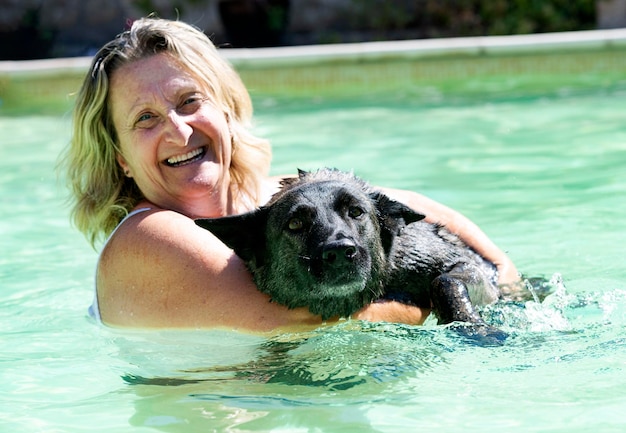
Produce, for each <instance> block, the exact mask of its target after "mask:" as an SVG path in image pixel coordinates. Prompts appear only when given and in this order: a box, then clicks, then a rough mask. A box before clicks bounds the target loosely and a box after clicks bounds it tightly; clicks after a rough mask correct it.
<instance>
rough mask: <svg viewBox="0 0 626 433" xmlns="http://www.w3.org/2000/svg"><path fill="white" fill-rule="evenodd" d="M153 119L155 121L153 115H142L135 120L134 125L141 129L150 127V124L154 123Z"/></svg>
mask: <svg viewBox="0 0 626 433" xmlns="http://www.w3.org/2000/svg"><path fill="white" fill-rule="evenodd" d="M154 119H156V116H155V115H154V114H152V113H143V114H141V115H140V116H139V117H138V118H137V121H136V122H135V125H137V126H139V127H142V128H146V127H149V126H151V125H152V123H153V122H154Z"/></svg>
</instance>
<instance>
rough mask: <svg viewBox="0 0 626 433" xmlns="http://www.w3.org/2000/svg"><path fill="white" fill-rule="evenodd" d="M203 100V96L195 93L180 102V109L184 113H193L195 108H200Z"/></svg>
mask: <svg viewBox="0 0 626 433" xmlns="http://www.w3.org/2000/svg"><path fill="white" fill-rule="evenodd" d="M203 101H204V98H202V97H200V96H198V95H195V96H190V97H188V98H185V99H184V100H183V102H182V103H181V104H180V108H179V109H180V110H181V111H182V112H184V113H193V112H194V111H196V110H197V109H199V108H200V105H201V104H202V102H203Z"/></svg>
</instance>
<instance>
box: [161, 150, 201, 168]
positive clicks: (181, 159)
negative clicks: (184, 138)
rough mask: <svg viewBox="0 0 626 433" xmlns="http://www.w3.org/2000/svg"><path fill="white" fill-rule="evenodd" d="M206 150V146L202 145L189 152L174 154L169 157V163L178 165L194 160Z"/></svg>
mask: <svg viewBox="0 0 626 433" xmlns="http://www.w3.org/2000/svg"><path fill="white" fill-rule="evenodd" d="M204 151H205V149H204V147H200V148H198V149H196V150H192V151H191V152H187V153H185V154H184V155H178V156H172V157H171V158H168V159H167V164H168V165H171V166H175V167H176V166H181V165H185V164H188V163H190V162H194V161H196V160H197V159H200V157H201V156H202V155H204Z"/></svg>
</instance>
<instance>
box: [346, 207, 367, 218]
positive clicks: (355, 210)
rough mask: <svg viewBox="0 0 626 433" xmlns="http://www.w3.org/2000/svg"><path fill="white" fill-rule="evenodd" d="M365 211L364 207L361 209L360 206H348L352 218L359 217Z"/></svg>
mask: <svg viewBox="0 0 626 433" xmlns="http://www.w3.org/2000/svg"><path fill="white" fill-rule="evenodd" d="M363 213H364V212H363V209H361V208H360V207H357V206H350V208H348V215H349V216H350V218H358V217H360V216H361V215H363Z"/></svg>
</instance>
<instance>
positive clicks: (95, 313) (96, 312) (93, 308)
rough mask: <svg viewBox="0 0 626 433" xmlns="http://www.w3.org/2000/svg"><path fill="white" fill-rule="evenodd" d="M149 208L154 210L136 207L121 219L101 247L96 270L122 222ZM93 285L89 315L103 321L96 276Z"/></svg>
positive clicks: (97, 320)
mask: <svg viewBox="0 0 626 433" xmlns="http://www.w3.org/2000/svg"><path fill="white" fill-rule="evenodd" d="M149 210H152V208H150V207H142V208H139V209H135V210H134V211H132V212H130V213H129V214H128V215H126V216H125V217H124V219H122V221H120V223H119V224H118V225H117V227H115V229H113V231H112V232H111V234H110V235H109V236H108V237H107V239H106V241H105V242H104V245H102V248H101V249H100V255H99V256H98V261H97V262H96V270H97V267H98V264H100V258H101V257H102V251H104V249H105V248H106V246H107V244H108V243H109V241H110V240H111V237H113V235H114V234H115V232H116V231H117V229H119V228H120V227H121V226H122V224H124V222H126V220H128V219H129V218H130V217H132V216H134V215H137V214H138V213H141V212H146V211H149ZM96 272H97V271H96ZM93 287H94V294H93V302H92V303H91V305H90V306H89V309H88V310H87V311H88V313H89V315H90V316H91V317H93V318H94V319H95V320H96V322H98V323H102V318H101V317H100V308H99V306H98V292H97V290H98V287H97V284H96V278H94V285H93Z"/></svg>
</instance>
